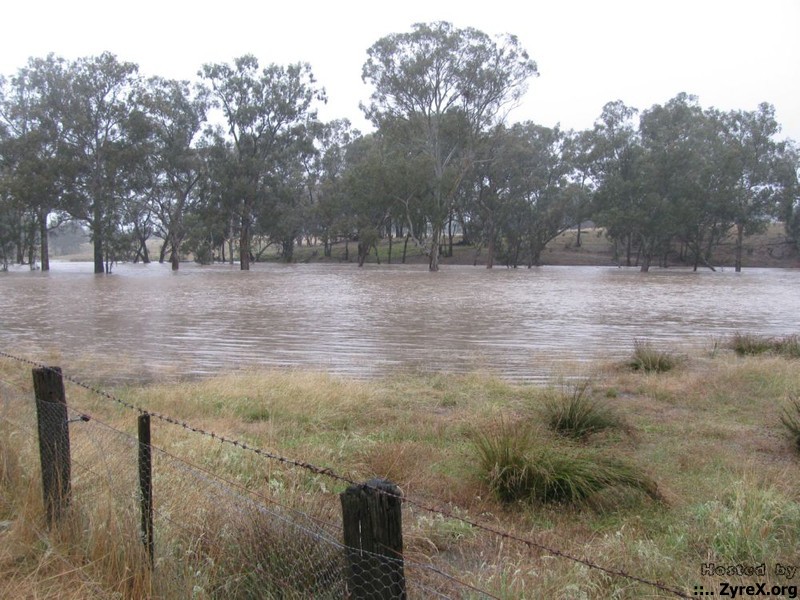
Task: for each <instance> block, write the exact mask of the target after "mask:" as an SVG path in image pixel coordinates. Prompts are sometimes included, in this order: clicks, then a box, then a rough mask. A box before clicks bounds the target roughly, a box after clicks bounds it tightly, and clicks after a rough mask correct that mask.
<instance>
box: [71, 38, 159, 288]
mask: <svg viewBox="0 0 800 600" xmlns="http://www.w3.org/2000/svg"><path fill="white" fill-rule="evenodd" d="M64 84H65V85H64V87H63V90H62V91H61V94H60V103H59V111H60V115H61V119H62V123H63V125H64V138H65V146H66V148H67V154H68V161H69V162H70V163H71V165H72V172H71V180H70V182H69V184H68V186H67V191H68V198H66V200H67V202H68V203H67V205H66V208H67V210H69V212H70V213H71V214H72V216H73V217H75V218H77V219H80V220H83V221H86V222H87V223H88V224H89V227H90V230H91V235H92V241H93V243H94V272H95V273H103V272H110V269H111V263H112V262H113V261H114V260H116V259H117V258H118V256H117V252H118V251H119V244H118V242H119V241H120V240H119V238H120V237H124V232H123V228H124V226H125V225H126V224H125V223H124V211H123V208H124V202H125V200H126V199H129V198H130V197H131V195H132V193H133V188H134V187H135V186H137V185H139V184H140V182H141V174H142V165H143V161H144V156H145V151H146V146H145V138H146V133H145V131H146V128H145V127H144V120H143V117H142V112H141V110H140V109H139V107H138V106H137V103H136V97H137V94H138V87H139V85H140V80H139V76H138V66H137V65H136V64H134V63H130V62H123V61H120V60H119V59H118V58H117V57H116V56H115V55H113V54H111V53H108V52H105V53H103V54H101V55H100V56H93V57H84V58H79V59H78V60H76V61H74V62H72V63H69V65H68V67H67V71H66V78H65V82H64Z"/></svg>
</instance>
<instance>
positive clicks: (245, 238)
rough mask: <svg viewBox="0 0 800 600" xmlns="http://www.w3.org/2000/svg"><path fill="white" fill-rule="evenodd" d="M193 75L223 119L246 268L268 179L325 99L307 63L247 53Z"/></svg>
mask: <svg viewBox="0 0 800 600" xmlns="http://www.w3.org/2000/svg"><path fill="white" fill-rule="evenodd" d="M199 74H200V76H201V77H202V78H203V79H204V80H205V81H206V82H207V83H208V85H209V86H210V97H211V100H212V104H213V106H214V107H216V108H218V109H220V110H221V111H222V114H223V116H224V118H225V121H226V125H227V134H228V135H229V138H230V143H231V148H232V149H233V155H232V158H233V164H232V165H231V174H232V176H233V181H234V188H233V191H234V192H235V194H236V217H237V220H238V222H239V261H240V266H241V269H242V270H248V269H249V268H250V250H251V248H250V246H251V239H252V230H253V226H254V223H255V219H256V217H259V218H260V219H261V220H262V222H263V220H264V219H268V218H269V217H268V203H269V202H270V192H269V183H270V178H271V177H274V176H275V174H276V170H277V166H278V164H279V163H280V161H282V160H286V158H285V157H286V154H287V153H290V152H291V151H292V150H293V149H296V148H297V147H298V141H299V140H301V139H303V138H305V137H307V136H308V128H307V127H306V123H307V121H309V120H315V119H316V113H315V111H314V110H313V109H312V104H313V102H314V101H315V100H320V101H322V100H325V93H324V90H322V89H320V88H317V87H316V82H315V80H314V77H313V74H312V72H311V67H310V66H309V65H308V64H303V63H297V64H293V65H289V66H288V67H283V66H279V65H276V64H271V65H268V66H267V67H265V68H263V69H262V68H260V67H259V63H258V60H257V59H256V57H255V56H253V55H250V54H248V55H244V56H241V57H239V58H236V59H234V61H233V64H226V63H217V64H206V65H203V67H202V70H201V71H200V73H199Z"/></svg>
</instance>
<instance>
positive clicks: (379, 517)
mask: <svg viewBox="0 0 800 600" xmlns="http://www.w3.org/2000/svg"><path fill="white" fill-rule="evenodd" d="M340 498H341V501H342V521H343V527H344V545H345V547H346V550H345V552H346V554H347V557H346V558H347V594H348V596H347V597H348V598H352V599H354V600H362V599H364V600H366V599H368V598H369V599H378V600H389V599H392V600H398V599H403V600H405V597H406V580H405V573H404V571H403V524H402V516H401V504H402V494H401V492H400V489H399V488H398V487H397V486H396V485H395V484H393V483H392V482H390V481H386V480H384V479H371V480H370V481H368V482H366V483H364V484H361V485H352V486H350V487H349V488H347V489H346V490H345V491H344V492H342V493H341V494H340Z"/></svg>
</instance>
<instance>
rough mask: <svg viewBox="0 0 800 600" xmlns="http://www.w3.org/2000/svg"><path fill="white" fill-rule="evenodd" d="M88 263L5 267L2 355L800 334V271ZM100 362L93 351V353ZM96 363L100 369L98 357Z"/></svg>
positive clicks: (512, 372)
mask: <svg viewBox="0 0 800 600" xmlns="http://www.w3.org/2000/svg"><path fill="white" fill-rule="evenodd" d="M91 270H92V265H91V264H88V263H59V262H54V263H53V264H52V270H51V271H50V272H49V273H41V272H30V271H27V270H13V271H12V272H10V273H2V274H0V306H1V307H2V309H1V310H0V349H2V350H5V351H11V350H13V351H16V352H23V353H25V354H26V356H27V357H29V358H32V359H34V360H39V359H41V358H42V357H43V355H46V354H48V353H49V355H51V356H52V355H53V353H55V354H56V355H58V356H60V357H61V358H63V362H69V360H70V359H71V358H77V357H89V361H90V362H91V360H94V361H98V362H103V363H107V364H105V368H106V369H107V368H108V366H109V365H108V363H110V364H111V365H112V366H113V364H114V363H119V364H123V363H124V364H126V365H127V366H126V368H124V369H121V370H122V371H125V372H137V373H140V374H142V376H148V377H149V376H159V375H163V376H182V375H197V374H212V373H218V372H221V371H224V370H228V369H231V368H238V367H251V366H268V367H274V366H281V367H286V366H288V367H300V368H308V369H313V370H323V371H328V372H331V373H336V374H342V375H347V376H355V377H371V376H376V375H380V374H384V373H387V372H389V371H392V370H394V369H411V370H423V371H444V372H464V371H475V370H478V371H484V372H490V373H495V374H498V375H500V376H503V377H505V378H509V379H513V380H537V381H541V380H547V379H552V378H555V377H570V376H573V375H580V374H581V370H582V369H584V368H586V365H588V364H590V363H593V362H595V361H597V360H603V361H605V360H617V359H623V358H625V357H627V356H629V355H630V353H631V351H632V349H633V345H634V341H635V340H643V341H649V342H651V343H653V345H654V346H656V347H659V348H664V349H668V350H674V351H686V350H689V349H697V348H708V349H710V348H711V347H712V346H713V344H714V342H715V341H719V340H721V339H724V338H726V337H727V336H729V335H731V334H732V333H734V332H737V331H741V332H747V333H754V334H764V335H786V334H790V333H798V332H800V311H798V309H799V308H800V294H799V293H798V292H800V271H798V270H782V269H748V270H745V272H743V273H739V274H737V273H734V272H732V271H727V270H726V271H724V272H717V273H712V272H710V271H703V272H698V273H693V272H690V271H686V270H680V269H669V270H656V271H652V272H650V273H639V272H638V270H634V269H619V268H614V267H539V268H535V269H518V270H509V269H505V268H495V269H493V270H487V269H484V268H480V267H468V266H445V267H443V268H442V270H441V271H440V272H438V273H429V272H428V271H427V270H426V268H425V266H421V265H414V266H400V265H390V266H387V265H384V266H377V265H366V266H365V267H364V268H361V269H359V268H358V267H356V266H354V265H349V264H348V265H331V264H326V265H320V264H317V265H313V264H312V265H276V264H266V265H265V264H257V265H255V268H254V269H253V270H252V271H249V272H242V271H239V270H238V267H237V266H228V265H216V266H207V267H200V266H197V265H192V264H182V265H181V270H180V271H179V272H178V273H173V272H171V271H170V269H169V266H168V265H158V264H150V265H119V266H117V267H116V268H115V271H114V273H113V274H112V275H94V274H92V273H91ZM84 360H86V359H85V358H84ZM84 366H86V363H84Z"/></svg>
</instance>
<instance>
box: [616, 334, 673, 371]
mask: <svg viewBox="0 0 800 600" xmlns="http://www.w3.org/2000/svg"><path fill="white" fill-rule="evenodd" d="M633 346H634V347H633V357H632V358H631V360H630V362H629V363H628V366H630V368H631V369H633V370H634V371H644V372H645V373H666V372H667V371H671V370H672V369H674V368H675V367H677V366H678V365H679V364H680V363H681V358H680V357H678V356H676V355H675V354H673V353H672V352H668V351H666V350H657V349H655V348H653V347H652V346H651V345H650V344H648V343H647V342H642V341H639V340H637V341H635V342H634V345H633Z"/></svg>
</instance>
